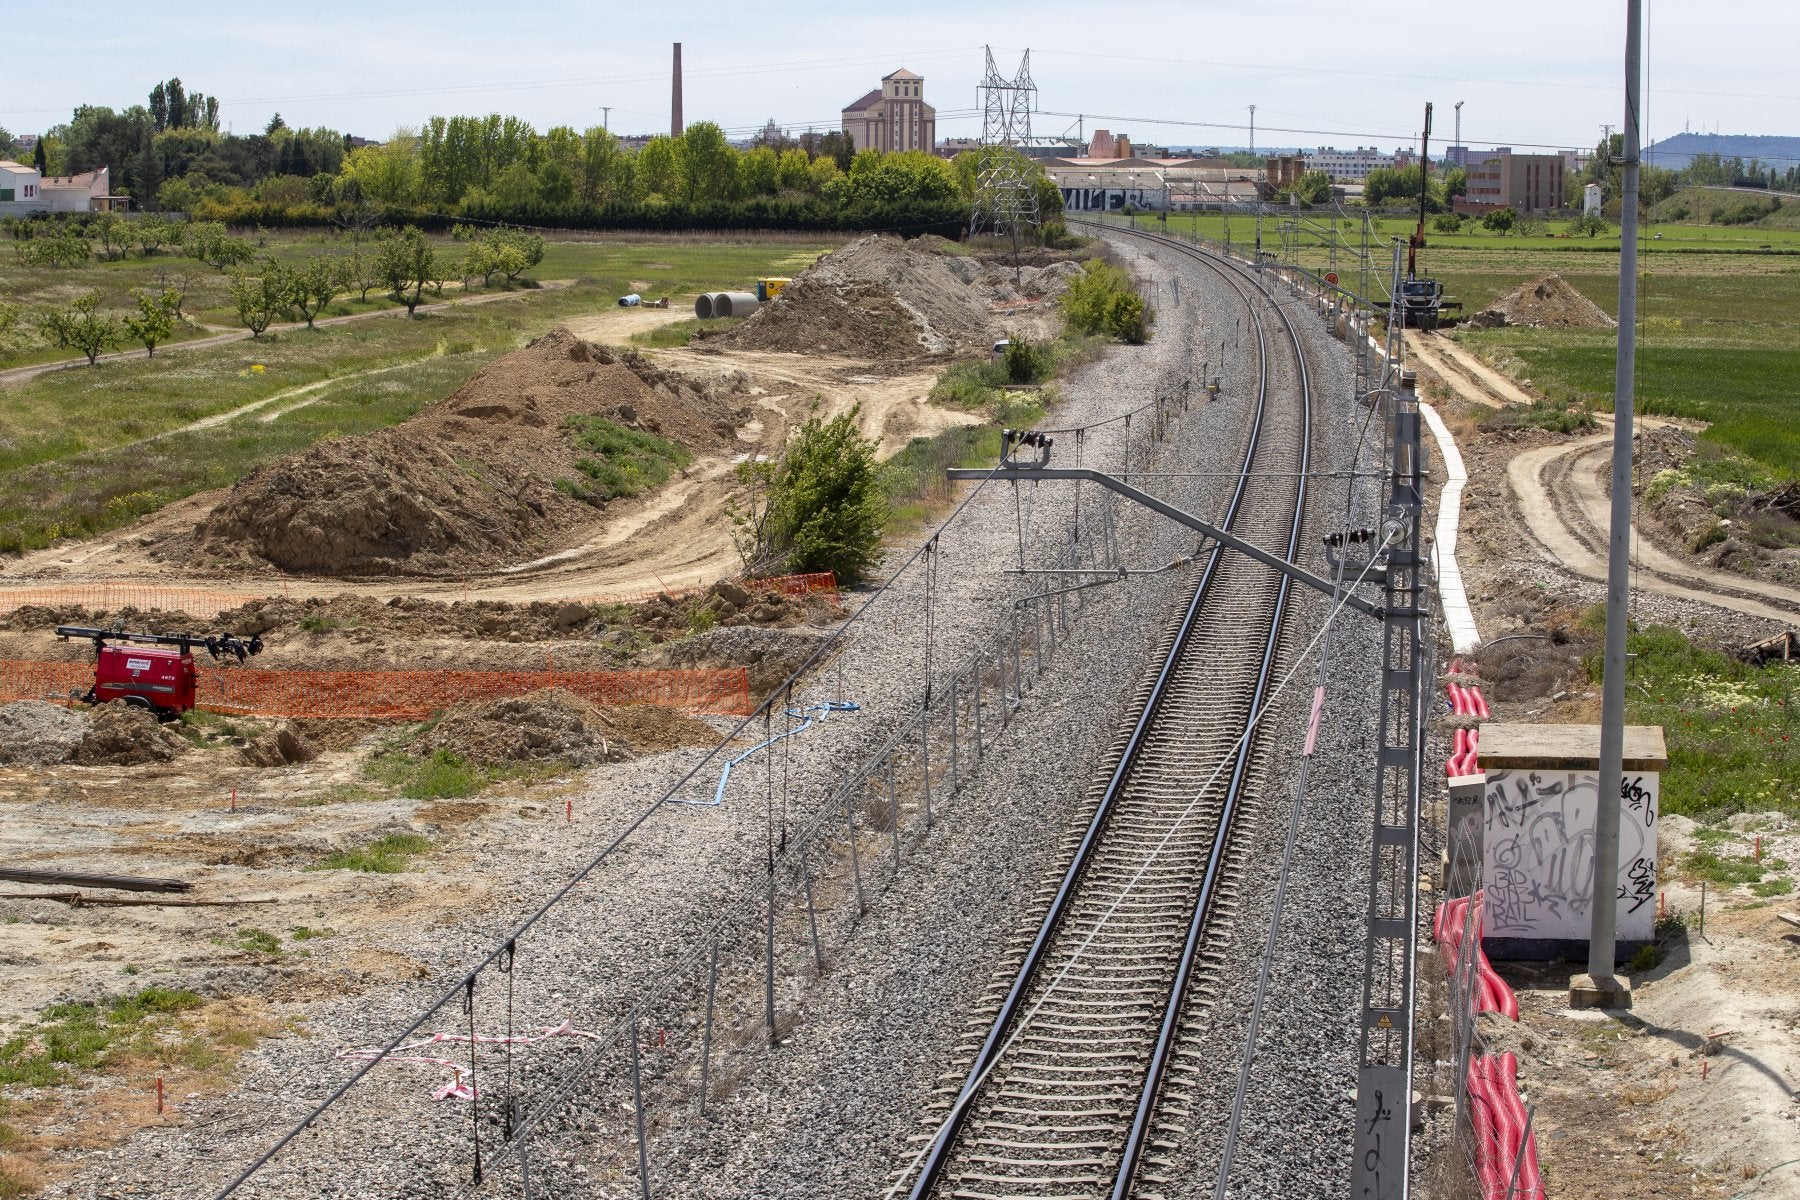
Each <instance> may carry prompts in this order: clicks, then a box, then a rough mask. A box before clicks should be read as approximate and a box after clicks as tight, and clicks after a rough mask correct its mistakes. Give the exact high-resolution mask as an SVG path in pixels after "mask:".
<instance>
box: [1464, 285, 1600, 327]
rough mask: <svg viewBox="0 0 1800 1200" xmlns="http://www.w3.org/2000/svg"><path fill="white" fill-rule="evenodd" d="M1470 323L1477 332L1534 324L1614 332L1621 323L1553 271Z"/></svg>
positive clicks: (1505, 298)
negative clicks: (1506, 326) (1504, 326)
mask: <svg viewBox="0 0 1800 1200" xmlns="http://www.w3.org/2000/svg"><path fill="white" fill-rule="evenodd" d="M1466 324H1468V325H1471V326H1473V327H1475V328H1477V329H1493V328H1497V327H1499V326H1502V325H1530V326H1535V327H1537V328H1541V329H1613V328H1616V327H1617V326H1618V324H1619V323H1618V322H1617V321H1615V320H1613V319H1612V318H1611V317H1609V316H1607V315H1606V312H1605V310H1604V309H1602V308H1601V307H1600V306H1599V305H1598V304H1595V303H1594V302H1593V301H1592V300H1589V299H1588V298H1587V297H1586V296H1584V295H1582V294H1581V293H1580V292H1578V291H1576V290H1575V289H1574V288H1573V287H1572V286H1570V284H1569V283H1568V281H1567V280H1565V279H1564V278H1563V277H1562V276H1561V275H1558V274H1557V273H1556V272H1554V271H1552V272H1550V274H1548V275H1543V276H1540V277H1539V278H1537V279H1533V280H1531V281H1530V282H1529V283H1522V284H1520V285H1519V286H1518V287H1516V288H1514V289H1513V290H1512V291H1510V292H1508V293H1506V295H1504V296H1502V297H1500V298H1499V299H1498V300H1496V301H1494V302H1493V303H1492V304H1490V305H1488V306H1487V307H1486V308H1484V309H1482V310H1481V311H1480V312H1478V313H1476V314H1475V315H1474V316H1472V317H1470V318H1469V319H1468V321H1467V322H1466Z"/></svg>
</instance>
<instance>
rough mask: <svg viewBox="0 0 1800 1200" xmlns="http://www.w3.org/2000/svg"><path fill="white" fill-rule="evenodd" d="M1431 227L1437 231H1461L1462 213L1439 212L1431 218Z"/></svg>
mask: <svg viewBox="0 0 1800 1200" xmlns="http://www.w3.org/2000/svg"><path fill="white" fill-rule="evenodd" d="M1431 227H1432V228H1433V229H1435V230H1437V231H1438V232H1439V233H1457V232H1459V231H1461V229H1462V227H1463V219H1462V214H1461V213H1453V212H1447V213H1439V214H1438V215H1437V216H1435V217H1433V218H1431Z"/></svg>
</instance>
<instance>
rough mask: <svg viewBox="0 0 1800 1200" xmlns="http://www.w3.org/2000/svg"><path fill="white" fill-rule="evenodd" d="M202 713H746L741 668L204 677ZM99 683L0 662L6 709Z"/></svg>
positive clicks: (64, 668) (411, 716) (213, 673)
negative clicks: (510, 699) (585, 707)
mask: <svg viewBox="0 0 1800 1200" xmlns="http://www.w3.org/2000/svg"><path fill="white" fill-rule="evenodd" d="M199 675H200V677H199V697H198V705H199V707H201V708H203V709H206V710H207V711H208V712H217V713H228V714H232V715H237V716H258V717H360V718H373V719H390V720H418V719H421V718H424V717H428V716H430V715H431V714H432V713H434V712H437V711H438V710H440V709H443V708H448V707H449V706H450V705H452V704H455V703H457V702H458V701H462V700H497V699H501V698H503V697H507V696H522V695H524V694H525V693H527V692H535V691H537V690H539V689H540V688H548V687H559V688H567V689H568V690H569V691H571V692H574V693H575V694H576V695H578V696H581V697H582V698H583V699H585V700H589V701H591V702H593V703H595V704H603V705H607V706H619V705H626V704H661V705H665V706H667V707H669V708H680V709H685V710H687V711H689V712H703V713H729V714H737V715H742V714H745V713H748V712H750V710H751V704H750V674H749V672H748V671H747V670H746V669H745V668H743V667H726V668H722V669H707V670H660V671H557V670H543V671H264V670H257V669H255V668H234V667H224V668H221V667H214V666H202V667H200V668H199ZM93 682H94V668H93V666H92V665H91V664H89V663H80V662H42V661H20V660H14V661H0V702H5V701H8V700H58V701H60V700H63V699H65V698H66V697H67V696H68V695H69V692H70V691H71V689H73V690H74V691H76V692H86V691H87V689H88V688H89V687H90V686H91V685H92V684H93Z"/></svg>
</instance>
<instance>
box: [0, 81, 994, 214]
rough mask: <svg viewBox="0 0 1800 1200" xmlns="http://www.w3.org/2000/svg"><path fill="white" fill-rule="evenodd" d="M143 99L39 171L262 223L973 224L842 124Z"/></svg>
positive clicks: (73, 123)
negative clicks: (306, 108) (751, 132)
mask: <svg viewBox="0 0 1800 1200" xmlns="http://www.w3.org/2000/svg"><path fill="white" fill-rule="evenodd" d="M148 99H149V103H148V104H143V105H133V106H130V107H128V108H125V109H123V110H119V111H115V110H113V109H111V108H107V107H103V106H96V105H84V106H82V107H80V108H78V109H76V110H75V112H74V114H73V116H72V117H71V119H70V120H69V121H68V122H67V123H65V124H62V125H58V126H56V127H55V128H53V129H51V130H50V131H49V132H48V133H47V134H45V135H44V137H43V138H42V139H41V140H40V142H39V149H40V151H42V153H43V154H44V156H45V160H46V173H49V174H70V173H74V172H79V171H86V170H92V169H95V168H97V167H101V166H106V167H110V168H111V171H112V175H111V182H112V190H113V191H114V192H115V193H116V194H120V195H126V196H129V197H131V200H132V205H133V207H134V208H138V209H141V210H144V211H171V212H176V211H178V212H186V213H191V214H193V215H194V216H196V217H198V218H201V219H205V220H217V221H223V222H225V223H227V224H230V225H248V224H260V225H264V226H269V227H283V226H295V225H323V224H326V223H329V222H332V221H337V222H339V223H342V222H343V221H345V220H348V219H357V218H356V216H355V214H358V213H363V212H369V211H373V212H375V213H376V214H378V219H380V220H383V221H385V222H388V223H394V224H405V223H411V224H416V225H419V226H420V227H421V228H428V229H444V228H447V227H448V226H449V225H450V224H452V223H454V222H455V221H457V220H464V221H469V220H476V221H495V222H506V223H512V224H541V225H547V226H557V227H567V228H601V227H618V228H644V229H660V228H697V227H715V228H733V227H765V228H767V227H778V228H779V227H784V228H794V229H809V230H817V229H854V228H891V229H896V230H901V231H905V232H914V231H916V232H925V231H928V230H929V231H935V232H939V233H949V234H954V233H956V232H957V231H958V230H959V229H960V228H961V226H962V224H963V223H964V222H965V220H966V216H967V209H966V199H967V196H966V194H965V190H964V189H963V188H962V187H960V186H959V183H960V181H959V178H958V175H957V172H956V171H954V170H953V169H951V167H950V165H949V164H948V163H946V162H945V161H944V160H942V159H939V158H936V157H935V156H933V155H930V154H927V153H923V152H919V151H911V152H905V153H894V154H883V153H880V152H877V151H871V150H861V151H858V150H857V149H856V147H855V146H854V144H853V143H852V140H851V138H850V137H849V135H847V134H844V133H841V132H831V133H825V134H819V133H813V132H808V133H806V134H802V135H800V136H798V137H789V136H788V135H787V134H785V133H784V132H783V131H781V130H779V129H778V128H775V127H774V126H773V123H771V125H770V126H769V127H768V128H766V129H765V130H764V131H763V133H762V134H760V135H759V136H758V137H757V138H756V140H755V142H754V144H753V145H752V146H751V147H750V148H748V149H745V150H740V149H738V148H737V147H735V146H733V145H732V144H731V143H730V142H729V141H728V140H727V139H726V137H725V133H724V131H723V130H722V129H721V128H720V127H719V126H718V125H716V124H714V123H712V122H709V121H698V122H695V123H694V124H692V125H690V126H688V127H687V129H686V131H685V132H683V133H682V134H681V135H680V136H679V137H670V136H658V137H653V138H650V139H649V140H648V141H647V142H645V143H644V144H642V145H641V146H638V147H636V148H633V147H630V146H627V145H626V144H624V143H623V142H621V141H620V140H619V138H617V137H616V136H614V135H613V134H612V133H611V132H609V131H608V130H606V129H603V128H600V127H593V128H589V129H585V130H576V129H574V128H573V127H570V126H556V127H553V128H551V129H548V130H544V131H541V132H540V131H539V130H537V129H536V128H534V127H533V126H532V125H531V124H530V123H529V122H527V121H523V120H521V119H519V118H517V117H510V116H503V115H500V114H497V113H496V114H490V115H488V116H481V117H471V116H453V117H443V116H438V117H432V118H431V119H430V120H428V121H426V122H425V123H424V124H423V125H421V126H418V127H416V128H402V129H398V130H396V131H395V132H394V133H393V134H392V135H391V136H390V137H388V138H387V139H386V140H384V141H382V142H380V143H374V144H371V143H365V142H363V141H362V140H361V139H358V138H352V137H350V136H348V135H345V134H342V133H339V132H337V131H335V130H329V129H293V128H289V127H288V125H287V124H286V122H284V121H283V120H282V118H281V117H280V116H279V115H276V116H275V117H274V118H273V119H272V120H271V121H270V122H269V124H268V126H267V127H266V128H265V129H264V130H262V131H261V132H260V133H251V134H242V135H234V134H231V133H221V132H220V131H219V129H218V105H217V102H216V100H215V99H213V98H211V97H207V96H205V95H203V94H202V93H199V92H195V91H190V90H188V89H187V88H186V87H185V86H184V85H183V84H182V82H181V81H180V80H179V79H170V80H167V81H164V82H160V83H158V84H157V85H156V86H155V87H154V88H153V89H152V90H151V92H150V94H149V98H148ZM6 140H8V141H10V139H6ZM4 150H5V146H4V145H0V152H4Z"/></svg>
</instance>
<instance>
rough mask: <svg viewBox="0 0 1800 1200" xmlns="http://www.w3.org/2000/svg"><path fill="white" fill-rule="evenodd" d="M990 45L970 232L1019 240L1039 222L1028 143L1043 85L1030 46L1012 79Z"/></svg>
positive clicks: (983, 91) (983, 87)
mask: <svg viewBox="0 0 1800 1200" xmlns="http://www.w3.org/2000/svg"><path fill="white" fill-rule="evenodd" d="M985 49H986V50H987V74H986V75H985V76H984V77H983V78H982V81H981V93H982V108H983V110H984V113H985V116H984V117H983V120H982V125H981V149H980V151H978V155H979V157H978V158H977V160H976V175H975V206H974V209H973V210H972V211H971V212H970V214H969V233H970V235H971V236H973V235H975V234H977V233H980V232H982V231H983V230H987V231H989V232H993V233H1011V234H1012V235H1013V241H1014V242H1015V243H1017V241H1018V239H1019V235H1020V234H1021V233H1022V232H1023V231H1024V229H1025V228H1026V227H1027V226H1030V225H1035V224H1037V222H1038V204H1037V185H1036V181H1035V180H1034V179H1033V174H1034V173H1033V172H1032V171H1031V169H1030V161H1029V159H1027V158H1026V157H1025V148H1027V147H1029V146H1030V145H1031V110H1032V107H1033V105H1034V102H1035V100H1036V97H1037V84H1035V83H1033V82H1032V81H1031V51H1030V50H1027V51H1025V57H1024V58H1022V59H1021V60H1020V61H1019V73H1018V74H1017V75H1015V76H1013V78H1011V79H1007V78H1006V77H1005V76H1003V75H1001V74H1000V68H999V67H997V66H995V65H994V51H993V47H991V46H990V47H985Z"/></svg>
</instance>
